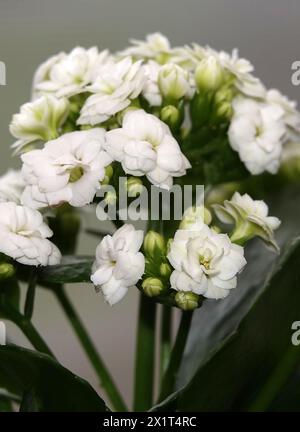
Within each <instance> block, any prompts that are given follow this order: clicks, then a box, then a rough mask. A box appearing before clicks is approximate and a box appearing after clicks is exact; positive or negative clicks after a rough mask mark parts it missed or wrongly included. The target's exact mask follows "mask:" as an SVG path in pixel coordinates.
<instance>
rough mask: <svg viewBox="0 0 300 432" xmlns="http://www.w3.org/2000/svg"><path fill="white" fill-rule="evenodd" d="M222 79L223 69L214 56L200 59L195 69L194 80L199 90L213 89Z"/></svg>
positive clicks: (215, 88)
mask: <svg viewBox="0 0 300 432" xmlns="http://www.w3.org/2000/svg"><path fill="white" fill-rule="evenodd" d="M223 80H224V73H223V69H222V66H221V64H220V62H219V60H218V59H217V58H216V57H214V56H209V57H207V58H205V59H203V60H201V62H200V63H199V64H198V66H197V68H196V71H195V81H196V85H197V87H198V89H199V90H208V91H215V90H217V89H218V88H219V87H220V86H221V84H222V83H223Z"/></svg>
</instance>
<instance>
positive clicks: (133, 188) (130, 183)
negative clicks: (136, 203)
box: [126, 177, 144, 197]
mask: <svg viewBox="0 0 300 432" xmlns="http://www.w3.org/2000/svg"><path fill="white" fill-rule="evenodd" d="M143 188H144V185H143V182H142V180H141V179H140V178H137V177H128V179H127V180H126V189H127V192H128V195H129V196H130V197H137V196H138V195H140V194H141V193H142V192H143Z"/></svg>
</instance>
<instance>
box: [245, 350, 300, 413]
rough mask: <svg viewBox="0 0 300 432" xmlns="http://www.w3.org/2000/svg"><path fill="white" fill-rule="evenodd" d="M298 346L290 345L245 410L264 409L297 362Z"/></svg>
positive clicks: (286, 379) (256, 410)
mask: <svg viewBox="0 0 300 432" xmlns="http://www.w3.org/2000/svg"><path fill="white" fill-rule="evenodd" d="M299 356H300V352H299V348H298V347H295V346H293V345H291V346H290V347H289V348H288V350H287V352H286V354H285V356H284V357H283V359H282V360H280V362H279V364H278V365H277V367H276V368H275V369H274V370H273V372H272V374H271V375H270V377H269V379H268V380H267V382H266V384H265V385H264V386H263V388H262V390H261V391H260V392H259V393H258V395H257V396H256V398H255V400H254V402H252V404H251V405H250V406H249V407H247V408H246V410H247V411H252V412H253V411H254V412H262V411H266V410H267V409H268V408H269V407H270V405H271V403H272V402H273V400H274V399H275V398H276V396H277V395H278V393H279V392H280V390H281V389H282V387H283V386H284V385H285V384H286V382H287V381H288V379H289V378H290V376H291V375H292V373H293V372H294V371H295V368H296V366H297V365H298V364H299Z"/></svg>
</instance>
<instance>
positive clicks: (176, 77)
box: [158, 63, 190, 101]
mask: <svg viewBox="0 0 300 432" xmlns="http://www.w3.org/2000/svg"><path fill="white" fill-rule="evenodd" d="M158 86H159V89H160V91H161V93H162V95H163V96H164V98H165V99H167V100H170V101H176V100H178V99H181V98H182V97H184V96H185V95H186V94H187V93H189V92H190V84H189V81H188V71H186V70H184V69H182V68H181V67H180V66H178V65H175V64H172V63H169V64H166V65H164V66H162V68H161V70H160V72H159V75H158Z"/></svg>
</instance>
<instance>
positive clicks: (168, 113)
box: [160, 105, 181, 129]
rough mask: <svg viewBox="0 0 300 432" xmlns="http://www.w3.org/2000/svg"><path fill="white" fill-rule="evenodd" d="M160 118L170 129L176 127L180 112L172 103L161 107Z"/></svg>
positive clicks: (179, 120) (179, 121) (178, 122)
mask: <svg viewBox="0 0 300 432" xmlns="http://www.w3.org/2000/svg"><path fill="white" fill-rule="evenodd" d="M160 118H161V120H162V121H163V122H164V123H166V124H167V125H168V126H170V128H171V129H175V128H177V127H178V126H179V125H180V123H181V114H180V111H179V109H178V108H176V107H175V106H173V105H167V106H165V107H163V109H162V110H161V112H160Z"/></svg>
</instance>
